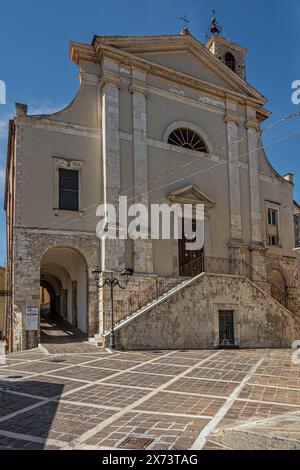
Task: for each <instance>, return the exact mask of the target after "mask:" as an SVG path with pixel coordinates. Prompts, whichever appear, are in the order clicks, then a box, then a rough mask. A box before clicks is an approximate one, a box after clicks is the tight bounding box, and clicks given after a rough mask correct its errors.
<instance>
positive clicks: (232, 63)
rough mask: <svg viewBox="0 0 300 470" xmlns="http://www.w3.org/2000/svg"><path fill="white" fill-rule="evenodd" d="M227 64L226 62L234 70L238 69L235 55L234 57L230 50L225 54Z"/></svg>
mask: <svg viewBox="0 0 300 470" xmlns="http://www.w3.org/2000/svg"><path fill="white" fill-rule="evenodd" d="M225 64H226V65H227V67H229V68H230V69H231V70H232V71H233V72H235V71H236V62H235V57H234V56H233V55H232V54H231V53H230V52H227V54H225Z"/></svg>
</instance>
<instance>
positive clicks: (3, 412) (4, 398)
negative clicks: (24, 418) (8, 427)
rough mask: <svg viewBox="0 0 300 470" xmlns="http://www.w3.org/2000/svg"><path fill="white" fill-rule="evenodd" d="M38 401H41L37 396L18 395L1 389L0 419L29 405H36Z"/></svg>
mask: <svg viewBox="0 0 300 470" xmlns="http://www.w3.org/2000/svg"><path fill="white" fill-rule="evenodd" d="M36 403H39V400H37V399H35V398H30V397H24V396H17V395H14V394H11V393H8V392H4V391H0V419H1V418H4V417H5V416H7V415H10V414H11V413H15V412H16V411H19V410H22V409H24V408H26V407H27V406H32V405H35V404H36ZM0 428H1V422H0Z"/></svg>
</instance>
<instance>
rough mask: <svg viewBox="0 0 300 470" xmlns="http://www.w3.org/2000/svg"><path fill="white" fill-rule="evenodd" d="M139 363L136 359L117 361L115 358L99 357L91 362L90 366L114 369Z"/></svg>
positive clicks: (128, 367)
mask: <svg viewBox="0 0 300 470" xmlns="http://www.w3.org/2000/svg"><path fill="white" fill-rule="evenodd" d="M140 364H141V363H140V362H137V361H125V360H121V361H118V360H117V359H99V361H96V362H93V364H91V366H93V367H101V368H102V369H105V368H107V369H113V370H116V371H119V370H127V369H130V368H131V367H136V366H139V365H140Z"/></svg>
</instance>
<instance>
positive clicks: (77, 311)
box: [40, 246, 88, 334]
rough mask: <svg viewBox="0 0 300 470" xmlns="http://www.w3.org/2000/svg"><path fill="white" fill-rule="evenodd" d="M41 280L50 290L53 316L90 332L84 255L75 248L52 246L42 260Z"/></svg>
mask: <svg viewBox="0 0 300 470" xmlns="http://www.w3.org/2000/svg"><path fill="white" fill-rule="evenodd" d="M40 279H41V288H44V289H46V290H47V292H48V293H49V297H50V308H49V310H50V311H49V315H50V317H52V318H53V319H55V320H67V321H68V323H69V324H70V325H72V326H73V327H74V328H78V329H79V330H80V331H81V332H82V333H84V334H87V333H88V307H87V306H88V280H87V264H86V261H85V259H84V257H83V255H82V254H81V253H79V252H78V251H77V250H75V249H74V248H71V247H64V246H62V247H60V246H57V247H53V248H50V249H49V250H48V251H47V252H46V253H45V254H44V256H43V257H42V259H41V265H40ZM41 307H42V305H41ZM41 311H42V308H41Z"/></svg>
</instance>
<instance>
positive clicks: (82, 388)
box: [0, 341, 300, 450]
mask: <svg viewBox="0 0 300 470" xmlns="http://www.w3.org/2000/svg"><path fill="white" fill-rule="evenodd" d="M49 346H55V352H54V353H53V354H52V353H51V352H50V353H48V354H46V353H45V352H43V351H41V350H34V351H28V352H23V353H16V354H14V355H11V356H9V358H8V363H7V365H6V366H5V367H0V449H1V448H5V449H22V450H26V449H28V450H29V449H49V450H50V449H56V448H67V449H68V448H71V449H81V448H85V447H88V446H91V447H92V448H95V449H96V448H98V447H101V446H104V447H108V448H118V449H122V443H123V442H124V440H125V439H127V438H143V439H147V446H148V447H147V448H148V449H155V450H169V449H172V450H187V449H191V448H192V447H193V446H196V449H205V450H206V449H214V450H220V449H231V448H236V449H238V448H239V449H240V448H241V447H243V446H245V447H247V444H246V438H245V436H246V435H249V436H250V434H247V433H248V432H249V433H251V436H253V439H252V438H251V439H252V440H249V442H250V441H251V442H252V444H251V445H253V446H254V447H255V446H257V445H258V446H259V445H260V439H259V436H262V439H261V442H262V443H263V442H264V443H265V444H264V445H267V444H266V443H267V442H269V444H268V445H270V447H271V441H270V439H269V440H268V439H267V438H266V437H264V434H263V433H266V429H267V428H266V426H268V424H265V425H264V426H261V427H260V430H259V429H258V428H259V424H257V423H259V422H261V420H267V421H268V420H270V419H273V418H274V419H276V420H277V418H278V421H276V423H277V424H276V426H277V427H278V429H277V428H276V430H275V431H274V432H273V431H272V432H273V434H274V439H277V438H278V439H277V441H276V442H277V444H278V443H279V444H278V445H282V442H283V441H284V439H286V444H287V448H288V445H289V444H288V441H289V442H290V437H289V436H290V435H291V434H292V436H293V437H292V439H293V444H291V445H297V442H300V439H299V436H300V429H299V426H298V424H297V426H296V429H293V430H291V429H288V431H287V426H288V423H289V418H288V417H289V416H290V415H291V414H293V413H295V412H299V413H300V388H299V381H300V366H295V365H293V364H292V353H293V352H292V351H289V350H282V351H281V350H251V351H246V350H243V351H242V350H237V351H232V350H231V351H225V350H224V351H212V350H209V351H204V350H198V351H197V350H189V351H183V350H181V351H133V352H114V353H112V354H111V353H108V352H107V351H103V350H100V349H97V348H96V347H94V346H91V345H89V344H88V343H80V342H78V341H77V342H76V343H74V344H72V343H67V344H61V345H59V344H58V345H55V344H54V345H53V344H50V345H49ZM86 346H88V347H87V348H86ZM50 349H51V348H50ZM58 350H59V351H58ZM8 377H9V378H8ZM1 388H2V390H1ZM28 407H29V409H28ZM284 417H285V418H284ZM293 422H294V423H295V422H296V421H295V420H294V421H293ZM298 422H299V419H298V420H297V423H298ZM245 426H246V427H249V431H248V430H247V432H246V433H245V431H244V430H243V429H244V427H245ZM281 426H282V429H281ZM233 427H234V431H231V429H232V428H233ZM222 433H223V434H222ZM224 433H225V434H224ZM259 433H261V434H259ZM221 434H222V436H223V435H226V439H224V440H222V438H221V437H220V436H221ZM239 436H240V438H239ZM249 439H250V438H249ZM295 442H296V444H295ZM229 443H230V445H229ZM277 444H276V445H277ZM249 445H250V444H249ZM261 445H263V444H261ZM255 448H256V447H255ZM247 449H248V447H247Z"/></svg>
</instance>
